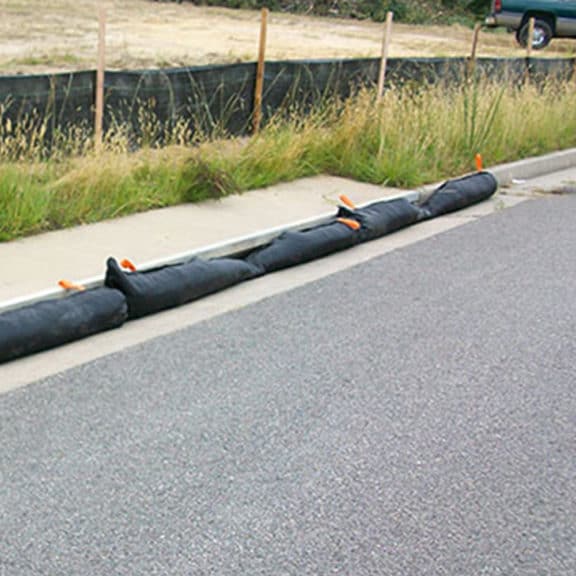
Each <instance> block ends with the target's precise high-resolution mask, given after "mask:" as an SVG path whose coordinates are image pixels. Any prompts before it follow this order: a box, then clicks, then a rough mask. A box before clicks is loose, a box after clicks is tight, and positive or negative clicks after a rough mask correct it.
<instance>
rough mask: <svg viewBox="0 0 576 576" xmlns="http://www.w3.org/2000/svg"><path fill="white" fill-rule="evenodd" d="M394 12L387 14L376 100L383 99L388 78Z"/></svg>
mask: <svg viewBox="0 0 576 576" xmlns="http://www.w3.org/2000/svg"><path fill="white" fill-rule="evenodd" d="M393 18H394V12H388V13H387V14H386V27H385V28H384V37H383V38H382V55H381V57H380V70H379V73H378V92H377V96H376V101H377V102H380V100H382V94H383V93H384V80H385V79H386V66H387V64H388V51H389V49H390V37H391V36H392V20H393Z"/></svg>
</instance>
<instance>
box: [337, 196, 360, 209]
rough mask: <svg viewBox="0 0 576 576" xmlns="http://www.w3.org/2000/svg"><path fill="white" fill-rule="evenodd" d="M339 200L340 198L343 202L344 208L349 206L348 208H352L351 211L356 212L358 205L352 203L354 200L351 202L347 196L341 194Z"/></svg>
mask: <svg viewBox="0 0 576 576" xmlns="http://www.w3.org/2000/svg"><path fill="white" fill-rule="evenodd" d="M338 198H340V202H342V204H344V206H348V208H350V210H356V204H354V202H352V200H350V198H348V196H346V194H340V196H338Z"/></svg>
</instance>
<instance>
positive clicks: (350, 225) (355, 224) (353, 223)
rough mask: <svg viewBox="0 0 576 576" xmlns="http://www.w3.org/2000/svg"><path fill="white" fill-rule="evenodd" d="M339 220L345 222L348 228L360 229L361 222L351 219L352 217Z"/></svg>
mask: <svg viewBox="0 0 576 576" xmlns="http://www.w3.org/2000/svg"><path fill="white" fill-rule="evenodd" d="M338 222H340V224H345V225H346V226H348V228H352V230H359V229H360V224H359V223H358V222H356V220H351V219H350V218H338Z"/></svg>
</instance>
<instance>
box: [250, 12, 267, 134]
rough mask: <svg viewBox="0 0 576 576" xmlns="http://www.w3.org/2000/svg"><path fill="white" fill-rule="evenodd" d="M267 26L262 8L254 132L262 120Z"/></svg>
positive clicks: (265, 15)
mask: <svg viewBox="0 0 576 576" xmlns="http://www.w3.org/2000/svg"><path fill="white" fill-rule="evenodd" d="M267 28H268V8H262V16H261V20H260V46H259V49H258V68H257V69H256V87H255V90H254V114H253V117H252V129H253V133H254V134H258V132H259V131H260V122H261V121H262V90H263V88H264V62H265V59H266V31H267Z"/></svg>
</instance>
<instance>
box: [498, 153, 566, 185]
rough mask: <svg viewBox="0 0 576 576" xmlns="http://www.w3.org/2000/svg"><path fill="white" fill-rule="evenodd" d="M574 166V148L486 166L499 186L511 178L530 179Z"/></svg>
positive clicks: (510, 180)
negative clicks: (489, 166)
mask: <svg viewBox="0 0 576 576" xmlns="http://www.w3.org/2000/svg"><path fill="white" fill-rule="evenodd" d="M574 166H576V148H570V149H569V150H562V151H561V152H553V153H552V154H546V155H544V156H535V157H533V158H526V159H525V160H519V161H517V162H510V163H509V164H501V165H499V166H494V167H491V168H488V170H489V171H490V172H492V174H494V176H496V179H497V180H498V183H499V184H500V186H507V185H509V184H511V183H512V181H513V180H519V179H521V180H530V179H531V178H537V177H538V176H544V175H545V174H551V173H552V172H560V171H561V170H567V169H569V168H573V167H574Z"/></svg>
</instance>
